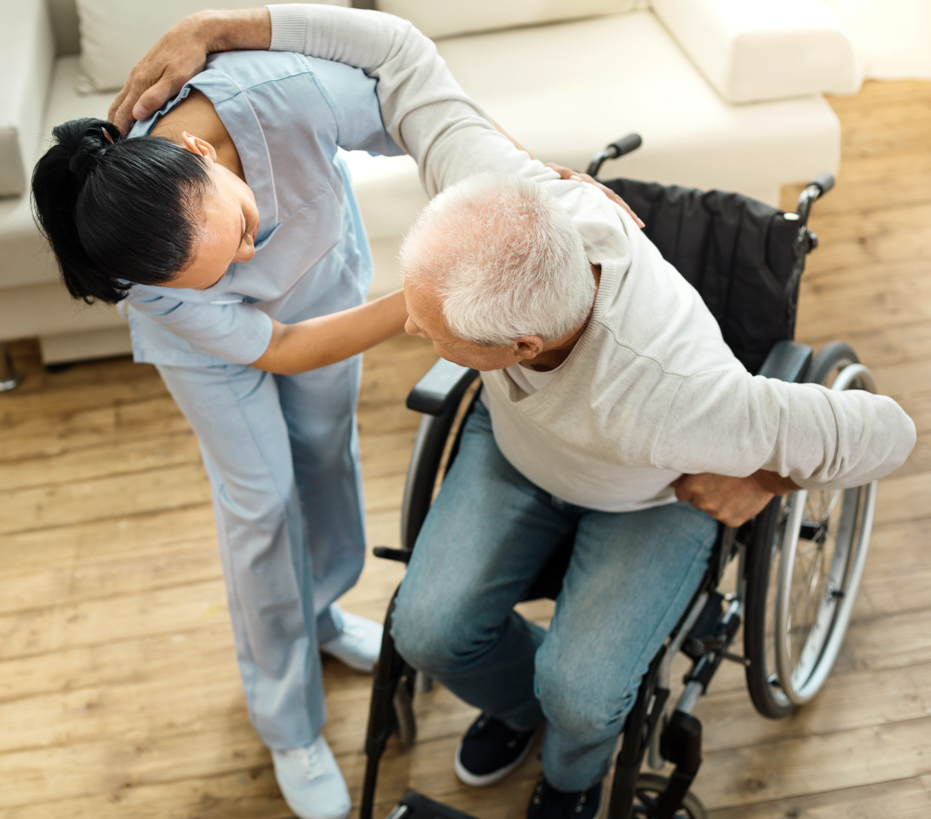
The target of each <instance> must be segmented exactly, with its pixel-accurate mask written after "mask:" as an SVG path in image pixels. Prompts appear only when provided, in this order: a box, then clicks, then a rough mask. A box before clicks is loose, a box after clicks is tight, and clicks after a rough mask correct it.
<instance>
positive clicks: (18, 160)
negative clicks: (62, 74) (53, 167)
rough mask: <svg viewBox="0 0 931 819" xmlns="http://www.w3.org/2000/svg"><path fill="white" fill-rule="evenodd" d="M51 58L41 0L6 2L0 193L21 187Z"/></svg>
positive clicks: (0, 34)
mask: <svg viewBox="0 0 931 819" xmlns="http://www.w3.org/2000/svg"><path fill="white" fill-rule="evenodd" d="M54 63H55V41H54V37H53V35H52V25H51V21H50V20H49V15H48V9H47V8H46V6H45V0H19V2H16V3H8V4H6V7H5V9H4V14H3V21H2V25H0V77H2V78H3V82H2V83H0V196H11V195H16V194H21V193H23V191H25V189H26V186H27V183H28V179H29V175H30V173H31V171H32V165H33V162H34V161H35V159H36V152H37V149H38V147H39V138H40V136H41V134H42V116H43V114H44V113H45V101H46V98H47V96H48V88H49V83H50V81H51V78H52V69H53V66H54Z"/></svg>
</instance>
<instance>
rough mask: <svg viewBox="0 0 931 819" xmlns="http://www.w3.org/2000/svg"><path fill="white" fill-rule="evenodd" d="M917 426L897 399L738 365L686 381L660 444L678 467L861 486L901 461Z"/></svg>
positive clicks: (670, 465)
mask: <svg viewBox="0 0 931 819" xmlns="http://www.w3.org/2000/svg"><path fill="white" fill-rule="evenodd" d="M914 445H915V425H914V423H913V422H912V420H911V418H909V417H908V415H906V414H905V412H904V411H903V410H902V408H901V407H900V406H899V405H898V404H897V403H896V402H895V401H893V400H892V399H891V398H887V397H886V396H882V395H873V394H872V393H868V392H864V391H863V390H845V391H842V392H834V391H832V390H829V389H827V388H825V387H822V386H820V385H817V384H791V383H787V382H784V381H779V380H778V379H772V378H764V377H762V376H751V375H749V374H748V373H747V372H746V371H745V370H742V368H741V369H737V368H734V369H730V370H726V371H723V372H721V371H719V372H714V373H702V374H697V375H693V376H690V377H687V378H684V379H683V380H682V383H681V385H680V387H679V390H678V392H677V393H676V396H675V398H674V399H673V401H672V404H671V406H670V407H669V410H668V414H667V417H666V422H665V424H664V426H663V430H662V433H661V434H660V436H659V437H658V439H657V443H656V446H655V448H654V452H653V456H654V457H653V460H654V465H655V466H658V467H662V468H664V469H672V470H675V471H679V472H686V473H696V472H716V473H719V474H723V475H734V476H739V477H743V476H746V475H750V474H752V473H753V472H755V471H756V470H758V469H766V470H770V471H772V472H778V473H779V474H780V475H782V476H783V477H789V478H791V479H792V480H793V481H795V483H797V484H798V485H799V486H802V487H805V488H806V489H815V488H833V489H844V488H847V487H851V486H861V485H863V484H865V483H869V482H870V481H873V480H875V479H877V478H882V477H884V476H885V475H888V474H889V473H890V472H892V471H893V470H895V469H897V468H898V467H900V466H901V465H902V464H903V463H904V462H905V459H906V458H907V457H908V455H909V453H910V452H911V451H912V448H913V447H914Z"/></svg>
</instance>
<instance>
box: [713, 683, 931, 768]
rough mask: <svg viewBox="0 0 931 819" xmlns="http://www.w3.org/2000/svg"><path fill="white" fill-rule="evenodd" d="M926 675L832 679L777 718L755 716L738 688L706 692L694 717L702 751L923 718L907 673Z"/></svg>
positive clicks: (922, 707) (921, 704) (922, 705)
mask: <svg viewBox="0 0 931 819" xmlns="http://www.w3.org/2000/svg"><path fill="white" fill-rule="evenodd" d="M916 670H920V671H921V672H923V673H925V674H931V665H927V666H915V667H912V668H910V669H909V670H908V672H907V673H902V670H901V669H898V668H893V669H883V670H881V671H858V672H853V673H850V674H843V675H834V676H832V677H831V678H829V679H828V681H827V683H825V686H824V689H823V690H822V691H821V692H820V693H819V694H818V696H817V697H816V698H815V699H814V700H813V701H812V702H810V703H808V704H807V705H805V706H804V707H803V708H800V709H799V710H798V711H796V712H795V713H794V714H792V715H791V716H789V717H787V718H785V719H782V720H769V719H764V718H763V717H761V716H760V715H759V714H758V713H757V711H756V709H755V708H754V707H753V704H752V703H751V702H750V696H749V694H748V693H747V691H746V686H744V688H743V690H738V691H725V692H721V693H711V694H708V695H707V696H705V697H702V699H701V700H700V701H699V704H698V707H697V708H696V709H695V715H696V716H697V717H698V718H699V719H701V721H702V724H703V726H704V745H703V747H704V750H705V752H706V753H707V752H710V751H720V750H724V749H728V748H741V747H746V746H750V745H758V744H765V743H767V742H772V741H776V740H783V739H790V738H803V737H811V736H816V735H823V734H830V733H836V732H839V731H848V730H850V729H853V728H866V727H871V726H876V725H885V724H888V723H892V722H902V721H904V720H911V719H920V718H921V717H925V716H927V715H928V713H929V712H928V711H927V710H926V708H925V703H924V701H923V700H922V697H921V694H920V691H919V688H918V687H917V686H916V683H915V682H913V680H912V679H911V678H910V676H909V675H911V674H913V673H915V672H916Z"/></svg>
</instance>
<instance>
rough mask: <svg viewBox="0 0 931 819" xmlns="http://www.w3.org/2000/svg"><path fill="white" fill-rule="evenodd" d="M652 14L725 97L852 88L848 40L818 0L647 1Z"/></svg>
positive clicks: (854, 68)
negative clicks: (649, 2) (649, 3)
mask: <svg viewBox="0 0 931 819" xmlns="http://www.w3.org/2000/svg"><path fill="white" fill-rule="evenodd" d="M651 5H652V8H653V12H654V14H655V15H656V16H657V17H658V18H659V20H660V21H661V22H662V23H663V25H664V26H665V27H666V29H667V30H668V31H669V33H670V34H671V35H672V36H673V37H674V38H675V39H676V40H677V41H678V43H679V45H680V46H681V47H682V50H683V51H684V52H685V53H686V54H687V55H688V56H689V58H690V59H691V60H692V62H693V63H695V65H696V66H697V68H698V69H699V71H701V73H702V74H703V75H704V76H705V78H706V79H707V80H708V82H710V83H711V85H712V86H713V87H714V88H715V89H716V90H717V91H718V93H719V94H720V95H721V96H722V97H723V98H724V99H726V100H727V101H728V102H735V103H739V102H756V101H761V100H773V99H781V98H786V97H799V96H805V95H808V94H817V93H823V92H827V93H836V94H853V93H856V91H857V90H858V89H859V87H860V82H861V80H862V77H861V72H860V67H859V65H858V63H857V58H856V53H855V51H854V46H853V43H852V42H851V40H850V37H849V36H848V35H847V32H846V30H845V29H844V27H843V25H842V24H841V22H840V20H839V19H838V18H837V16H836V15H835V14H834V12H832V11H831V10H830V9H829V8H828V7H827V6H826V5H825V4H824V3H823V2H822V0H775V2H774V0H651Z"/></svg>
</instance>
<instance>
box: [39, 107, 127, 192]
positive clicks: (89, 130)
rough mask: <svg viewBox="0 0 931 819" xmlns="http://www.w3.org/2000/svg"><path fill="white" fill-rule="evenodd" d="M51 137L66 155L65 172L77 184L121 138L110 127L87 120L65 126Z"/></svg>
mask: <svg viewBox="0 0 931 819" xmlns="http://www.w3.org/2000/svg"><path fill="white" fill-rule="evenodd" d="M53 133H54V135H55V137H56V138H57V139H58V144H59V145H61V147H62V148H63V149H64V151H65V152H66V154H67V155H68V170H69V171H70V172H71V173H72V175H73V176H74V177H75V178H76V179H77V181H78V182H79V183H82V182H83V181H84V180H85V179H86V178H87V175H88V174H89V173H90V172H91V171H93V170H94V168H96V167H97V166H98V165H99V164H100V162H101V160H102V159H103V157H104V155H105V154H106V151H107V149H108V148H109V147H110V146H111V145H113V144H114V143H116V142H118V141H119V140H121V139H122V138H123V135H122V133H121V132H120V129H119V128H117V127H116V126H115V125H114V124H113V123H111V122H106V121H104V120H102V119H90V118H87V119H79V120H73V121H71V122H67V123H65V124H64V125H60V126H58V127H57V128H55V130H54V131H53Z"/></svg>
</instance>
